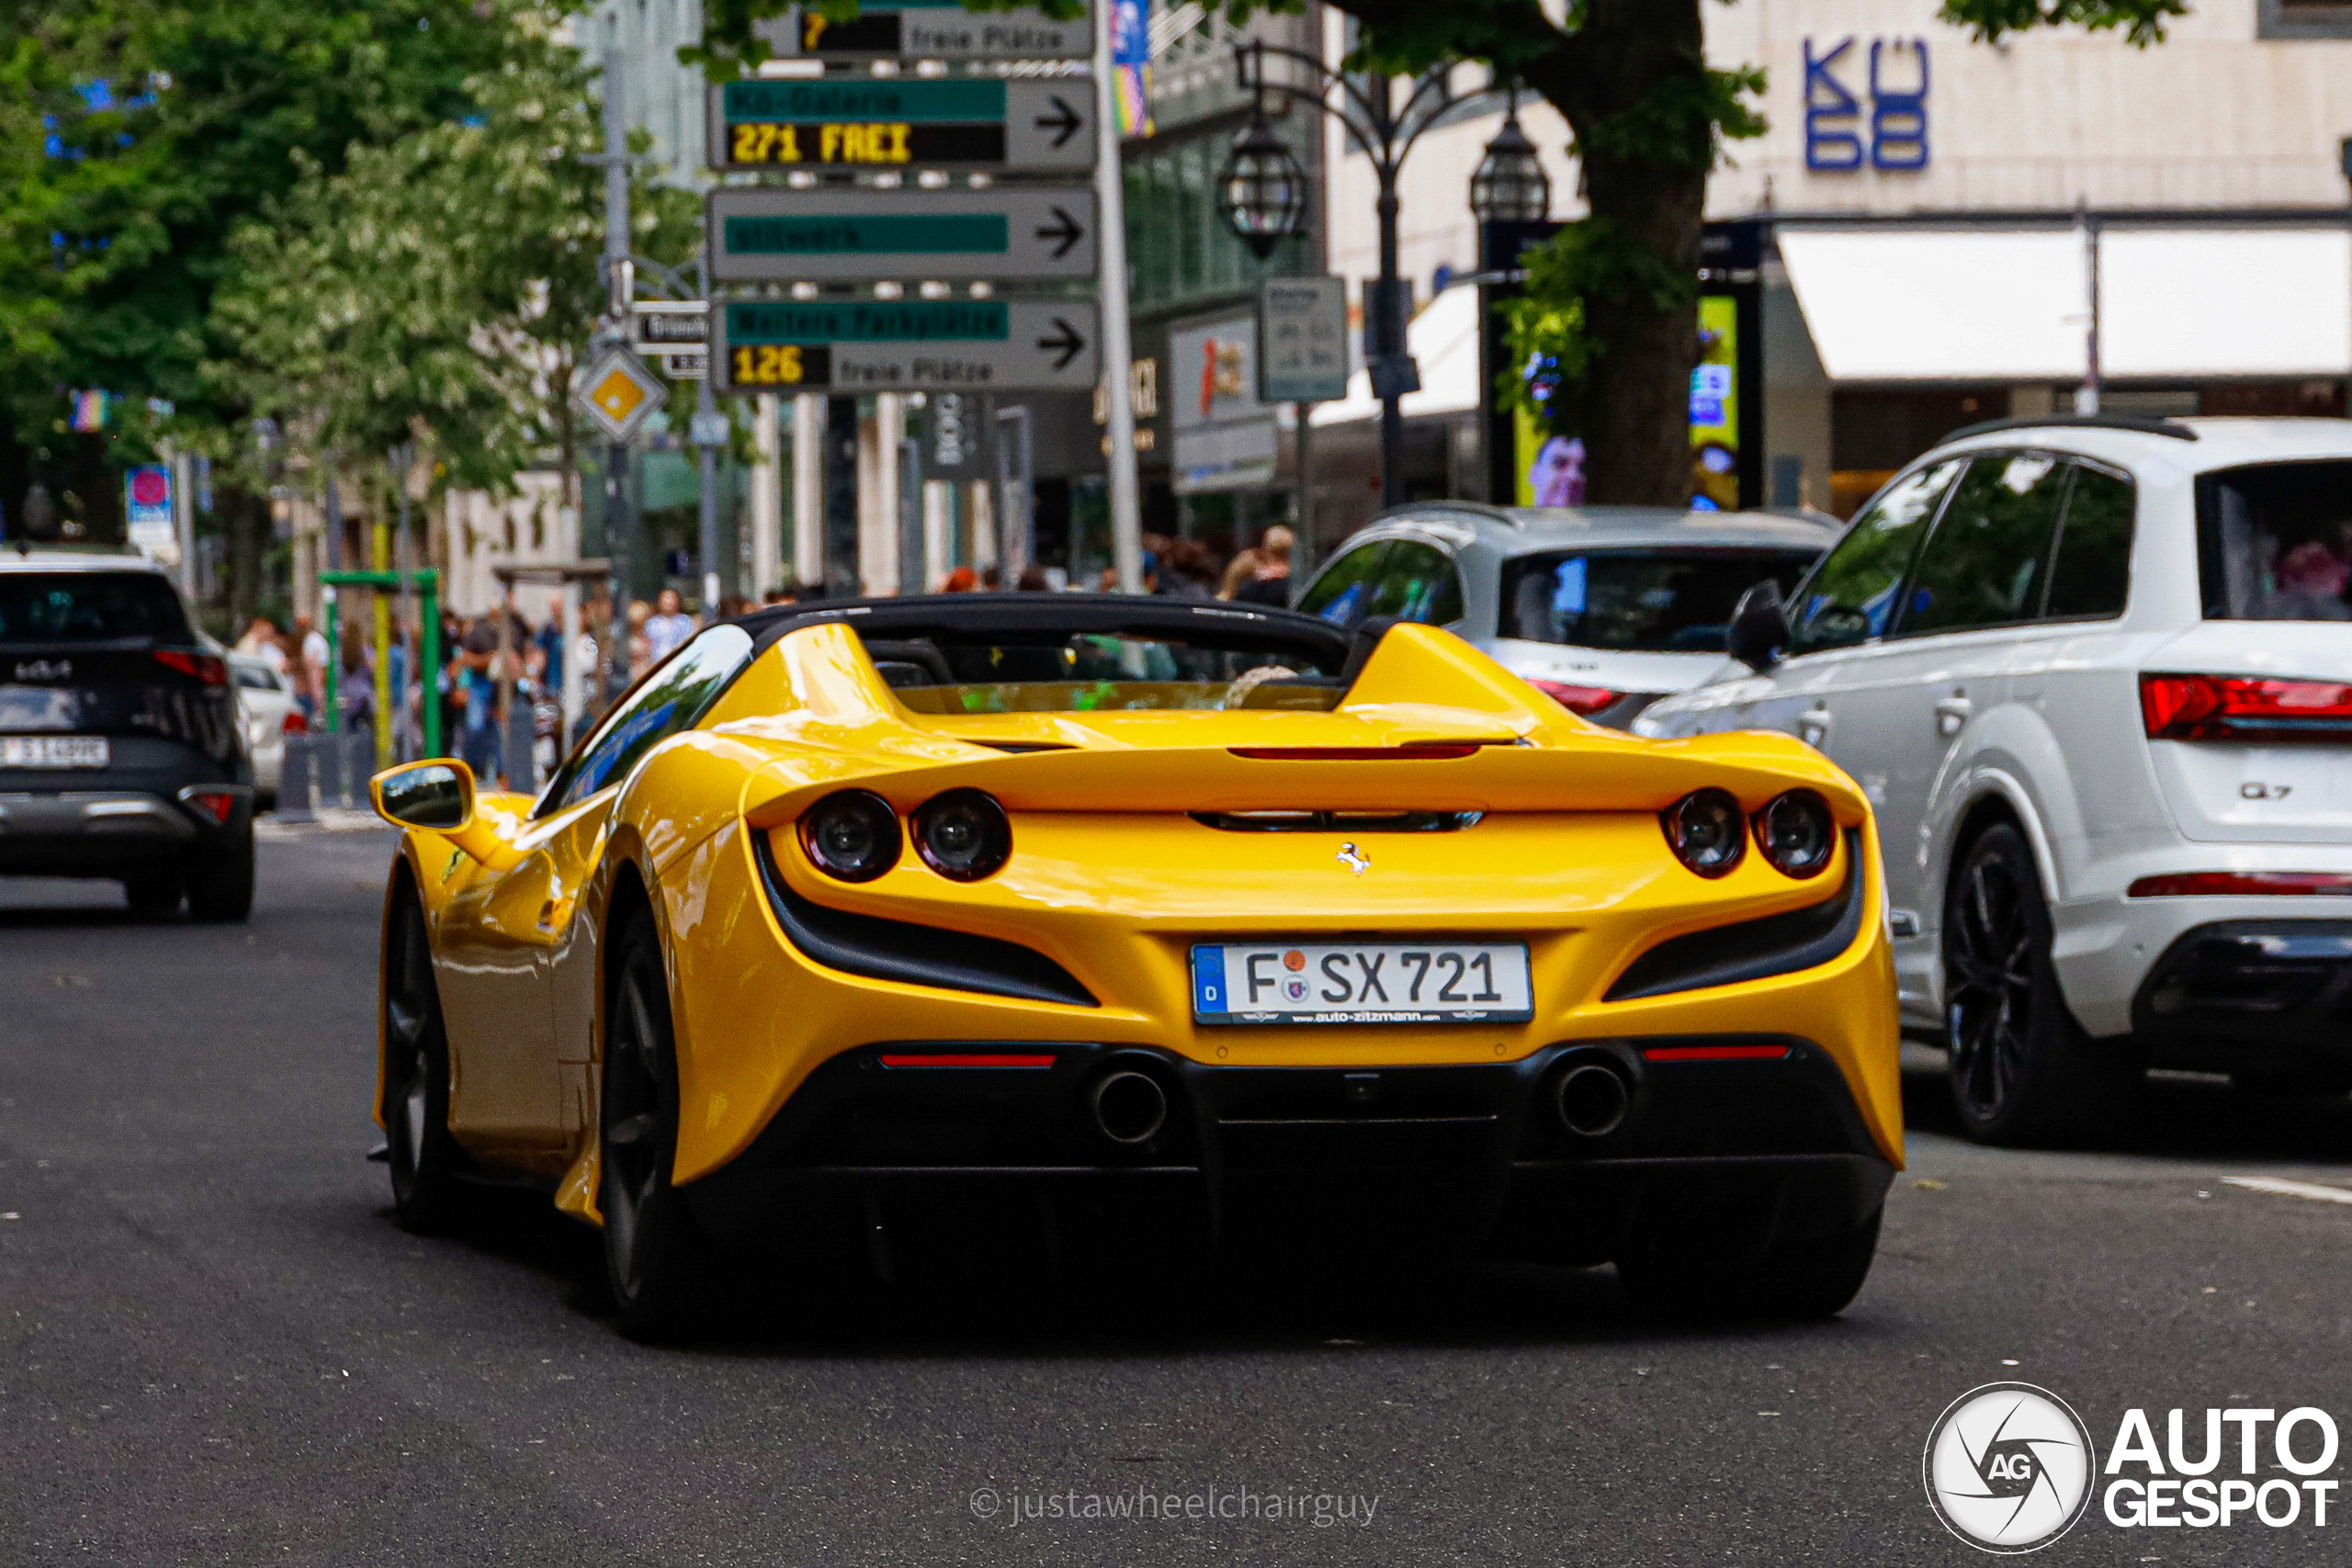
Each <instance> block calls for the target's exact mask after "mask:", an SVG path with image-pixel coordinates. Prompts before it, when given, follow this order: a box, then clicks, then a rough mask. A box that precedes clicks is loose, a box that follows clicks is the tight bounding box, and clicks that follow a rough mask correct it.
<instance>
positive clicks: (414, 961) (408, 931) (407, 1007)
mask: <svg viewBox="0 0 2352 1568" xmlns="http://www.w3.org/2000/svg"><path fill="white" fill-rule="evenodd" d="M384 1140H385V1143H386V1145H387V1151H386V1154H387V1163H388V1164H389V1165H390V1168H391V1175H392V1213H393V1216H394V1217H395V1218H397V1219H398V1220H399V1221H400V1223H401V1225H402V1226H404V1227H405V1228H407V1229H409V1230H412V1231H419V1232H425V1231H431V1230H433V1229H435V1228H436V1227H437V1226H439V1225H441V1224H445V1223H446V1222H447V1220H448V1219H449V1218H450V1216H451V1214H452V1213H454V1211H455V1210H456V1208H457V1205H458V1197H459V1175H458V1173H459V1171H460V1170H461V1169H462V1168H464V1164H465V1156H464V1153H463V1152H462V1151H461V1150H459V1148H458V1143H457V1140H456V1139H455V1138H452V1137H451V1136H450V1135H449V1040H448V1036H447V1033H446V1032H444V1030H443V1028H442V1024H441V992H440V987H438V986H436V985H435V983H434V979H433V950H432V948H431V947H430V945H429V944H428V943H427V942H426V939H425V934H424V909H423V908H421V907H419V905H418V904H417V901H416V895H415V894H414V893H413V892H410V891H403V893H402V894H401V897H400V898H399V899H398V901H397V902H395V904H394V905H393V907H392V915H391V931H390V933H389V940H388V946H387V951H386V953H385V954H384Z"/></svg>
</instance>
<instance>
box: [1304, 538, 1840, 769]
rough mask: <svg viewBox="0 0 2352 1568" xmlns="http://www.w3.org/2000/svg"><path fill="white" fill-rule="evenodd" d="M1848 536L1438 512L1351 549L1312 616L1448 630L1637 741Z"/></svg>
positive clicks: (1328, 566) (1339, 555) (1338, 561)
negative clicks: (1739, 621)
mask: <svg viewBox="0 0 2352 1568" xmlns="http://www.w3.org/2000/svg"><path fill="white" fill-rule="evenodd" d="M1842 526H1843V525H1841V524H1839V523H1838V520H1837V519H1836V518H1834V517H1830V516H1827V515H1826V514H1823V513H1764V512H1728V513H1727V512H1679V511H1675V510H1672V509H1670V508H1666V507H1647V506H1585V507H1572V508H1571V507H1535V506H1508V507H1507V506H1486V505H1481V504H1479V503H1477V502H1461V501H1438V502H1421V503H1419V504H1417V505H1412V506H1408V507H1404V508H1401V509H1399V510H1398V511H1396V512H1392V513H1388V514H1387V515H1386V516H1385V517H1381V518H1377V519H1375V520H1374V522H1373V523H1372V524H1371V525H1370V526H1368V527H1365V528H1363V530H1361V531H1360V532H1358V533H1356V534H1354V535H1353V536H1351V537H1350V538H1349V539H1348V540H1347V542H1346V543H1345V544H1343V545H1342V546H1340V548H1339V550H1338V551H1336V552H1335V553H1334V554H1333V555H1332V557H1331V558H1330V560H1329V561H1328V562H1327V563H1325V565H1324V566H1323V568H1322V570H1320V571H1318V572H1317V573H1316V575H1315V577H1314V579H1313V580H1312V581H1309V582H1308V583H1307V585H1306V591H1305V592H1303V593H1301V594H1300V595H1299V598H1298V608H1300V609H1302V610H1305V611H1306V612H1307V613H1309V614H1310V615H1321V616H1323V617H1324V618H1325V619H1326V620H1330V621H1337V622H1339V623H1340V625H1342V626H1353V625H1355V624H1357V623H1358V622H1360V621H1363V620H1364V619H1365V618H1367V617H1369V616H1374V615H1393V616H1396V617H1397V618H1398V619H1401V620H1408V621H1421V622H1426V623H1428V624H1430V625H1432V626H1445V627H1447V628H1449V629H1451V630H1453V631H1454V632H1457V633H1459V634H1460V635H1461V636H1462V637H1464V638H1466V639H1468V640H1469V641H1470V642H1472V643H1474V644H1476V646H1477V647H1478V648H1479V649H1483V650H1484V651H1485V652H1486V653H1487V654H1488V655H1490V656H1491V657H1493V658H1494V660H1496V661H1497V662H1498V663H1500V664H1502V665H1503V666H1505V667H1506V668H1508V669H1509V670H1510V671H1512V672H1513V673H1514V674H1517V675H1520V676H1521V677H1523V678H1524V679H1526V680H1527V681H1529V682H1532V684H1534V685H1535V686H1537V687H1538V688H1540V689H1541V690H1543V691H1544V692H1546V693H1548V694H1551V696H1552V697H1553V698H1554V699H1555V700H1556V701H1558V702H1559V703H1560V704H1561V705H1564V706H1566V708H1568V709H1569V710H1570V711H1572V712H1574V713H1577V714H1580V715H1582V716H1585V717H1587V718H1589V719H1591V720H1592V721H1593V722H1594V723H1596V724H1605V725H1609V726H1611V727H1612V728H1620V729H1622V728H1625V727H1626V726H1627V725H1629V724H1631V723H1632V722H1633V719H1634V715H1635V714H1638V713H1640V712H1641V711H1642V709H1644V708H1645V707H1647V706H1648V705H1650V704H1651V703H1654V702H1656V701H1657V699H1658V698H1660V697H1662V696H1665V695H1666V694H1668V693H1672V692H1679V691H1684V690H1687V689H1688V688H1690V687H1691V686H1695V685H1698V684H1699V683H1700V682H1702V681H1705V680H1706V679H1708V678H1709V677H1710V676H1712V675H1713V674H1714V673H1715V672H1716V671H1719V670H1721V669H1722V668H1723V665H1724V632H1725V628H1726V627H1727V626H1729V624H1730V621H1731V612H1732V606H1733V605H1734V604H1736V603H1737V602H1738V600H1739V596H1740V595H1741V594H1742V593H1743V592H1747V590H1748V589H1749V588H1751V587H1754V586H1755V585H1756V584H1757V583H1759V582H1763V581H1768V580H1770V581H1772V582H1774V583H1776V584H1777V585H1778V586H1779V588H1780V591H1781V592H1782V593H1787V592H1790V591H1791V589H1792V588H1793V586H1794V585H1795V583H1796V581H1797V579H1799V578H1801V577H1803V576H1804V574H1805V572H1806V571H1807V570H1810V569H1811V568H1812V566H1813V563H1814V562H1815V560H1816V559H1818V558H1819V557H1820V555H1821V553H1822V552H1823V551H1824V550H1826V549H1827V548H1828V547H1830V545H1831V544H1833V543H1835V542H1836V540H1837V538H1838V532H1839V530H1840V529H1841V527H1842Z"/></svg>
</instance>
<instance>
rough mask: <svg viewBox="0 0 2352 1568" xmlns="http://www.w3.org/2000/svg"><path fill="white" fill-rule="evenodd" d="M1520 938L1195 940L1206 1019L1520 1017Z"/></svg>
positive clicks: (1525, 1010) (1196, 1013)
mask: <svg viewBox="0 0 2352 1568" xmlns="http://www.w3.org/2000/svg"><path fill="white" fill-rule="evenodd" d="M1534 1016H1535V1011H1534V995H1533V992H1532V990H1531V988H1530V987H1529V985H1528V978H1527V944H1526V943H1524V942H1295V943H1292V942H1219V943H1215V944H1209V943H1204V944H1203V945H1201V946H1198V947H1195V948H1193V1018H1194V1019H1195V1020H1196V1021H1199V1022H1202V1023H1521V1022H1524V1021H1527V1020H1528V1019H1531V1018H1532V1017H1534Z"/></svg>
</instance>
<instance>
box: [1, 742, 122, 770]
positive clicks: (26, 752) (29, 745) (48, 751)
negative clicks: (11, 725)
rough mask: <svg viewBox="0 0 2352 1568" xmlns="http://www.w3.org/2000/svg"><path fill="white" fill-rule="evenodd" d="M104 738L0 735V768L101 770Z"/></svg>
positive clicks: (105, 757)
mask: <svg viewBox="0 0 2352 1568" xmlns="http://www.w3.org/2000/svg"><path fill="white" fill-rule="evenodd" d="M106 765H107V738H106V737H105V736H103V735H0V768H103V767H105V766H106Z"/></svg>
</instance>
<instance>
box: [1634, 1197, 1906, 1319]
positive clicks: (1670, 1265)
mask: <svg viewBox="0 0 2352 1568" xmlns="http://www.w3.org/2000/svg"><path fill="white" fill-rule="evenodd" d="M1884 1213H1885V1210H1884V1208H1883V1207H1881V1208H1878V1209H1873V1210H1871V1213H1870V1216H1869V1217H1868V1218H1867V1219H1865V1220H1863V1221H1862V1223H1861V1224H1859V1225H1856V1226H1854V1227H1853V1228H1852V1229H1850V1230H1844V1231H1838V1232H1836V1233H1834V1234H1832V1235H1826V1236H1780V1237H1776V1238H1775V1239H1774V1240H1773V1241H1771V1242H1770V1243H1769V1244H1768V1245H1767V1246H1766V1247H1764V1248H1763V1250H1762V1251H1761V1252H1760V1253H1751V1254H1748V1255H1747V1256H1742V1255H1741V1253H1740V1250H1739V1248H1738V1247H1736V1245H1731V1244H1725V1245H1716V1246H1702V1245H1695V1244H1693V1243H1691V1242H1689V1241H1677V1242H1674V1243H1652V1244H1650V1245H1647V1246H1645V1247H1640V1248H1639V1249H1637V1250H1636V1251H1634V1253H1632V1254H1630V1255H1629V1256H1627V1257H1624V1258H1619V1259H1618V1260H1617V1278H1618V1280H1619V1282H1620V1283H1622V1284H1623V1286H1624V1287H1625V1292H1626V1293H1627V1294H1628V1295H1630V1296H1632V1297H1633V1298H1634V1302H1635V1303H1636V1304H1638V1305H1639V1306H1640V1307H1641V1308H1642V1309H1643V1310H1644V1311H1645V1312H1648V1313H1653V1314H1657V1315H1659V1316H1670V1317H1685V1318H1718V1319H1721V1318H1740V1317H1753V1318H1782V1319H1811V1318H1825V1317H1835V1316H1837V1315H1838V1314H1839V1313H1841V1312H1843V1311H1845V1310H1846V1308H1847V1306H1848V1305H1849V1304H1850V1303H1852V1301H1853V1299H1854V1297H1855V1296H1856V1295H1858V1294H1860V1292H1861V1288H1862V1281H1863V1280H1867V1279H1869V1278H1870V1272H1871V1262H1872V1260H1873V1259H1875V1258H1877V1256H1878V1230H1879V1221H1880V1219H1881V1217H1882V1216H1883V1214H1884Z"/></svg>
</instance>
